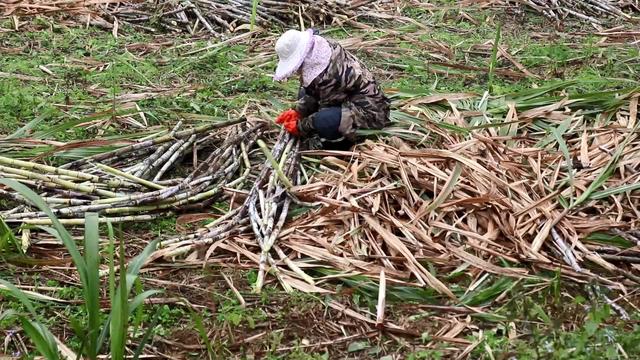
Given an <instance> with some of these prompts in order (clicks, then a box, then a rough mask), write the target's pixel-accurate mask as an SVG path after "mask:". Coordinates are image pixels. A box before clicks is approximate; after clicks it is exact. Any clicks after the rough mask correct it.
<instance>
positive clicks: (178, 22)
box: [4, 0, 384, 35]
mask: <svg viewBox="0 0 640 360" xmlns="http://www.w3.org/2000/svg"><path fill="white" fill-rule="evenodd" d="M376 3H384V1H372V0H316V1H314V0H297V1H293V0H287V1H274V0H258V1H255V0H181V1H175V0H160V1H131V0H129V1H113V0H98V1H92V2H86V1H63V2H55V3H54V4H51V3H49V2H43V1H41V0H13V1H12V2H11V3H10V4H8V5H7V7H6V9H5V10H4V13H5V15H19V16H34V15H40V14H43V13H46V14H54V13H64V14H66V15H81V16H80V17H78V21H80V22H82V23H91V24H94V25H97V26H101V27H106V28H112V27H113V24H114V23H115V22H116V20H117V21H118V22H121V23H129V24H132V25H134V26H136V27H138V28H141V29H146V30H150V31H156V28H160V29H162V30H169V31H176V32H189V33H194V32H196V31H200V30H205V31H208V32H210V33H211V34H214V35H220V33H222V32H226V31H229V32H232V31H235V29H237V28H238V27H239V26H242V25H245V24H249V23H251V22H252V20H253V21H254V22H255V23H256V24H259V25H263V26H273V25H279V26H298V25H299V24H300V22H301V21H303V22H304V23H305V24H306V25H311V26H315V25H318V24H321V23H330V22H332V21H334V20H336V19H343V20H353V19H355V18H357V17H358V16H369V15H372V14H373V11H374V9H373V6H372V5H379V4H376Z"/></svg>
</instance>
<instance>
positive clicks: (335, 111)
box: [313, 107, 342, 140]
mask: <svg viewBox="0 0 640 360" xmlns="http://www.w3.org/2000/svg"><path fill="white" fill-rule="evenodd" d="M341 120H342V109H341V108H339V107H330V108H324V109H321V110H320V111H318V112H317V113H315V114H314V115H313V128H314V129H315V130H316V132H317V133H318V135H320V137H322V138H324V139H327V140H336V139H339V138H340V137H342V135H341V134H340V121H341Z"/></svg>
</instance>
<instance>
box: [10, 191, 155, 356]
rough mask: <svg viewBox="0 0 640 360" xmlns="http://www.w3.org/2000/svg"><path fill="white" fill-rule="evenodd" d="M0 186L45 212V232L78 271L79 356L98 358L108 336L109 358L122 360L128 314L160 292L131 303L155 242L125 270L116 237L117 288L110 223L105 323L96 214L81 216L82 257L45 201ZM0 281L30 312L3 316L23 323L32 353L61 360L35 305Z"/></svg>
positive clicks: (27, 193)
mask: <svg viewBox="0 0 640 360" xmlns="http://www.w3.org/2000/svg"><path fill="white" fill-rule="evenodd" d="M0 184H3V185H6V186H9V187H11V188H13V189H14V190H15V191H17V192H18V193H20V195H22V196H23V197H24V198H25V199H27V200H29V201H31V202H32V203H33V204H34V205H36V206H37V207H38V208H39V209H40V211H43V212H45V213H46V214H47V216H48V217H49V218H50V219H51V221H52V224H53V229H49V232H50V233H51V234H53V235H54V236H56V237H57V238H58V239H59V240H60V241H61V242H62V243H63V244H64V246H65V247H66V249H67V251H68V252H69V254H70V255H71V258H72V260H73V263H74V265H75V267H76V269H77V271H78V275H79V277H80V282H81V286H82V291H83V296H84V299H85V302H84V305H83V311H84V313H85V315H86V317H87V319H88V321H87V325H86V328H84V329H82V331H83V333H82V335H83V336H82V337H84V338H85V341H84V342H83V345H82V348H81V349H79V350H80V352H81V353H82V354H83V355H85V356H86V357H87V358H89V359H97V358H98V355H99V354H100V352H101V350H102V348H103V345H104V344H105V341H106V340H107V338H109V339H110V354H111V359H114V360H120V359H124V349H125V342H126V338H127V334H128V331H127V330H128V318H129V315H130V314H131V313H132V312H133V311H134V310H135V309H136V308H138V307H140V306H141V305H142V304H143V302H144V300H145V299H146V298H148V297H149V296H151V295H154V294H156V293H158V292H159V291H156V290H149V291H145V292H142V293H140V294H139V295H137V296H135V297H134V298H133V299H131V300H129V296H128V295H129V293H130V292H131V288H132V286H133V284H134V282H135V281H136V279H137V278H138V273H139V271H140V268H141V267H142V264H144V261H145V260H146V259H147V257H148V256H149V255H150V254H151V253H152V252H153V251H154V250H155V248H156V245H157V241H153V242H151V243H150V244H149V245H148V246H147V247H146V248H145V249H144V250H143V252H142V253H141V254H140V255H138V256H137V257H136V258H135V259H133V261H131V262H130V264H129V266H125V263H124V261H125V260H124V259H125V255H124V242H123V238H122V237H120V243H119V253H120V254H119V261H120V264H119V267H118V268H119V272H120V279H119V283H118V285H117V287H116V286H115V266H114V264H113V258H114V256H113V252H114V246H113V229H112V227H111V224H108V227H109V239H110V246H109V248H108V250H109V251H110V254H109V256H108V258H109V259H110V261H111V262H110V264H109V265H110V267H109V270H110V271H109V290H110V292H109V293H110V300H111V312H110V314H109V316H108V318H107V319H106V320H104V317H103V314H102V312H101V310H100V290H101V281H100V273H99V266H100V256H99V252H100V249H99V241H100V235H99V221H98V215H97V214H95V213H87V214H85V231H84V256H83V255H82V254H81V253H80V249H79V248H78V246H77V245H76V243H75V241H74V240H73V238H72V236H71V234H70V233H69V232H68V231H67V230H66V229H65V228H64V226H63V225H62V224H61V223H60V221H59V220H58V218H57V217H56V216H55V215H54V214H53V212H52V211H51V209H50V208H49V207H48V206H47V204H46V203H45V202H44V200H43V199H42V198H41V197H40V196H38V195H37V194H36V193H35V192H33V191H32V190H30V189H29V188H28V187H26V186H25V185H23V184H20V183H18V182H16V181H14V180H10V179H2V180H0ZM0 283H2V285H4V287H5V288H6V289H7V290H8V291H9V293H10V294H11V295H12V296H14V297H15V298H17V299H18V300H19V301H20V302H21V303H22V304H23V305H24V306H25V307H26V308H27V309H28V311H29V317H27V315H24V314H19V313H16V312H13V311H9V312H5V313H4V314H3V315H2V318H7V317H15V318H17V319H18V321H19V322H20V323H21V325H22V327H23V329H24V331H25V333H26V334H27V335H28V336H29V338H30V339H31V340H32V341H33V343H34V345H35V346H36V349H37V350H38V352H39V353H40V354H42V356H44V357H45V358H46V359H48V360H52V359H58V358H59V348H58V345H57V342H56V339H55V336H54V335H53V334H52V333H51V332H50V331H49V330H48V329H47V328H46V326H45V325H43V324H42V323H40V322H38V321H37V320H36V318H37V316H36V312H35V308H34V307H33V304H32V303H31V301H30V300H29V299H28V297H27V295H26V294H25V293H24V292H23V291H22V290H20V289H18V288H16V287H15V286H13V285H12V284H10V283H8V282H6V281H3V280H0Z"/></svg>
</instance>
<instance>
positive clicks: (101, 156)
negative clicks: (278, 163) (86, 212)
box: [61, 117, 245, 169]
mask: <svg viewBox="0 0 640 360" xmlns="http://www.w3.org/2000/svg"><path fill="white" fill-rule="evenodd" d="M244 121H245V118H244V117H241V118H238V119H234V120H228V121H224V122H219V123H213V124H207V125H202V126H199V127H196V128H193V129H188V130H182V131H178V132H176V133H175V134H167V135H164V136H160V137H158V138H154V139H151V140H146V141H142V142H138V143H135V144H132V145H128V146H125V147H122V148H119V149H116V150H114V151H109V152H106V153H102V154H97V155H93V156H90V157H87V158H84V159H80V160H76V161H73V162H70V163H68V164H65V165H63V166H62V167H61V168H63V169H68V168H73V167H76V166H80V165H84V164H86V163H89V162H92V161H101V160H105V159H109V158H111V157H114V156H117V155H122V154H126V153H129V152H131V151H134V150H138V149H143V148H147V147H150V146H155V145H159V144H163V143H166V142H168V141H171V140H174V139H180V138H185V137H189V136H191V135H193V134H200V133H203V132H206V131H210V130H214V129H219V128H223V127H227V126H230V125H235V124H239V123H241V122H244Z"/></svg>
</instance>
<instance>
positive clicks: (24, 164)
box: [0, 156, 100, 182]
mask: <svg viewBox="0 0 640 360" xmlns="http://www.w3.org/2000/svg"><path fill="white" fill-rule="evenodd" d="M0 164H4V165H7V166H13V167H19V168H23V169H27V170H31V171H32V170H38V171H42V172H46V173H48V175H50V174H55V175H65V176H68V177H70V178H72V179H78V180H88V181H92V182H100V178H98V177H97V176H95V175H89V174H85V173H82V172H79V171H73V170H65V169H61V168H57V167H54V166H49V165H44V164H38V163H33V162H29V161H22V160H17V159H11V158H8V157H4V156H0Z"/></svg>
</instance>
